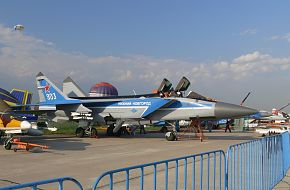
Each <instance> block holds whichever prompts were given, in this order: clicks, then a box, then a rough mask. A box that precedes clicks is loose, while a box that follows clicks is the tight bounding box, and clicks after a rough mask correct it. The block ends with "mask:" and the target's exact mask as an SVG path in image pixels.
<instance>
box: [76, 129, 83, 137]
mask: <svg viewBox="0 0 290 190" xmlns="http://www.w3.org/2000/svg"><path fill="white" fill-rule="evenodd" d="M84 135H85V130H84V129H83V128H82V127H78V128H77V129H76V137H79V138H83V137H84Z"/></svg>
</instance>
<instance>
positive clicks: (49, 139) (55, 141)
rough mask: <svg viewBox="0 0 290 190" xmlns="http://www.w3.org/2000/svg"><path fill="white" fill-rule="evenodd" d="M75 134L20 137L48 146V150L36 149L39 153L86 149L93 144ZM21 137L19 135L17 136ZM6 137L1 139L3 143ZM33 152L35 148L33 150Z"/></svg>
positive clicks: (23, 140) (25, 140) (29, 141)
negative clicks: (75, 136)
mask: <svg viewBox="0 0 290 190" xmlns="http://www.w3.org/2000/svg"><path fill="white" fill-rule="evenodd" d="M72 137H74V136H54V135H51V136H39V137H29V136H23V137H20V140H21V141H22V142H27V143H33V144H39V145H45V146H48V147H49V149H48V150H44V151H36V152H37V153H42V152H43V153H45V152H49V151H50V150H75V151H79V150H85V149H86V147H87V146H89V145H91V144H90V143H86V142H83V140H82V139H80V138H72ZM15 138H19V137H15ZM3 142H4V139H2V140H1V144H3ZM31 152H33V150H32V151H31Z"/></svg>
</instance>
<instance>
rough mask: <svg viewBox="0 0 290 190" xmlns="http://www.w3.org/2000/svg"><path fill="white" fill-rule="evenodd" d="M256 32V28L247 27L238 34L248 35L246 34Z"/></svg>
mask: <svg viewBox="0 0 290 190" xmlns="http://www.w3.org/2000/svg"><path fill="white" fill-rule="evenodd" d="M256 33H257V29H253V28H251V29H247V30H244V31H242V32H240V35H241V36H248V35H254V34H256Z"/></svg>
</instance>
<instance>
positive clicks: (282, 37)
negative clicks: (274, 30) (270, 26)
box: [270, 33, 290, 42]
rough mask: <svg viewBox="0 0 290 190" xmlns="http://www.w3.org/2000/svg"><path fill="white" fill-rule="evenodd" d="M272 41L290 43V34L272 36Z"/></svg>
mask: <svg viewBox="0 0 290 190" xmlns="http://www.w3.org/2000/svg"><path fill="white" fill-rule="evenodd" d="M270 40H286V41H288V42H290V33H286V34H283V35H275V36H271V37H270Z"/></svg>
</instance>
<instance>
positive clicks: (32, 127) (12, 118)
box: [0, 89, 56, 149]
mask: <svg viewBox="0 0 290 190" xmlns="http://www.w3.org/2000/svg"><path fill="white" fill-rule="evenodd" d="M12 92H13V91H12ZM14 92H15V91H14ZM16 92H24V91H22V90H17V91H16ZM16 95H19V93H16ZM24 95H25V94H24ZM26 95H27V94H26ZM26 95H25V96H17V97H15V96H13V93H11V94H9V93H8V92H7V91H5V90H4V89H1V97H0V139H1V137H2V136H7V137H8V138H6V140H5V141H4V148H5V149H10V148H11V142H12V140H13V135H15V134H24V135H29V136H40V135H43V130H44V129H47V130H50V131H56V128H50V127H47V125H46V124H45V123H44V122H37V116H34V115H32V114H23V113H21V114H20V113H18V112H19V111H21V112H22V111H25V109H26V100H27V99H26V100H25V98H23V97H27V96H26ZM18 98H19V99H21V100H23V101H22V102H25V104H22V105H23V106H19V107H18V106H17V107H16V110H12V108H13V106H15V105H16V104H17V103H18V104H19V99H18ZM24 100H25V101H24ZM8 103H10V104H8ZM23 107H24V108H23ZM14 108H15V107H14ZM30 121H32V122H30Z"/></svg>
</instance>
